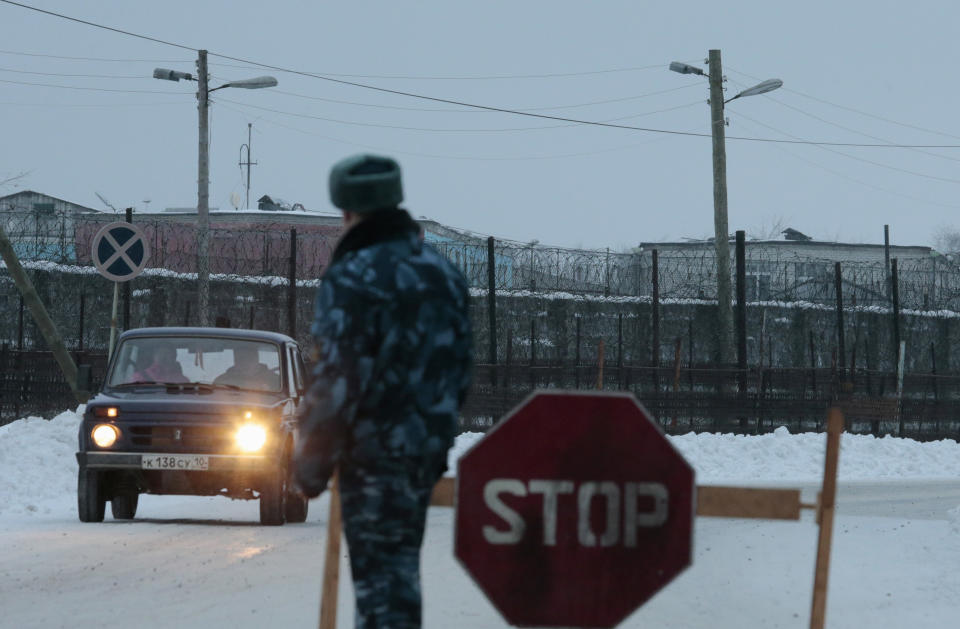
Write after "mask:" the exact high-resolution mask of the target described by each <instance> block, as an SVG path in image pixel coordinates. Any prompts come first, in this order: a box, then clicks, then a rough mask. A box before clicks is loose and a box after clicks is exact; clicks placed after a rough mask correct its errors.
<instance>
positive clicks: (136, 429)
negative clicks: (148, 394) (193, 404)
mask: <svg viewBox="0 0 960 629" xmlns="http://www.w3.org/2000/svg"><path fill="white" fill-rule="evenodd" d="M127 430H128V431H129V438H130V441H131V443H132V444H133V445H134V446H139V447H145V448H151V449H162V450H167V451H169V450H184V451H190V452H219V451H223V450H225V449H227V448H229V447H230V446H232V445H233V433H232V431H231V430H230V429H229V428H228V427H227V426H191V425H185V424H172V425H167V424H163V425H153V426H129V427H128V428H127Z"/></svg>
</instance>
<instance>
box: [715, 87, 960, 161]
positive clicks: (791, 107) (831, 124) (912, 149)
mask: <svg viewBox="0 0 960 629" xmlns="http://www.w3.org/2000/svg"><path fill="white" fill-rule="evenodd" d="M731 83H733V84H735V85H737V86H738V87H742V88H746V87H747V85H746V84H744V83H740V82H739V81H733V80H731ZM764 96H765V97H766V99H767V100H771V101H773V102H775V103H776V104H778V105H780V106H781V107H785V108H787V109H790V110H793V111H795V112H797V113H799V114H801V115H803V116H806V117H808V118H812V119H814V120H816V121H818V122H822V123H824V124H828V125H830V126H832V127H837V128H838V129H843V130H844V131H849V132H850V133H853V134H856V135H859V136H863V137H865V138H870V139H871V140H878V141H880V142H887V143H893V140H890V139H887V138H883V137H879V136H876V135H870V134H869V133H864V132H863V131H858V130H856V129H853V128H851V127H847V126H845V125H842V124H840V123H837V122H833V121H831V120H827V119H826V118H821V117H820V116H817V115H816V114H812V113H810V112H808V111H806V110H804V109H801V108H799V107H794V106H793V105H790V104H788V103H785V102H783V101H782V100H778V99H776V98H774V97H773V96H770V95H769V94H765V95H764ZM909 150H911V151H914V152H916V153H920V154H923V155H929V156H930V157H936V158H937V159H945V160H949V161H952V162H960V158H957V157H950V156H949V155H940V154H939V153H931V152H930V151H924V150H921V149H918V148H913V147H911V148H910V149H909Z"/></svg>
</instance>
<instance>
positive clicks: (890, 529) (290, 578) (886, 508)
mask: <svg viewBox="0 0 960 629" xmlns="http://www.w3.org/2000/svg"><path fill="white" fill-rule="evenodd" d="M78 421H79V416H78V415H77V414H76V413H74V412H66V413H62V414H61V415H59V416H57V417H56V418H54V419H53V420H51V421H47V420H43V419H38V418H28V419H24V420H19V421H17V422H14V423H13V424H10V425H7V426H3V427H0V540H2V541H0V557H2V561H0V627H18V628H19V627H71V628H76V627H131V626H137V627H167V626H177V627H221V626H230V627H233V628H241V627H262V626H268V625H272V626H284V627H288V626H289V627H310V626H315V625H316V619H317V607H318V601H319V583H320V577H319V575H320V571H321V569H322V566H323V549H324V540H325V537H326V519H327V510H328V505H329V503H328V501H327V499H326V497H325V496H324V497H321V498H319V499H317V500H315V501H313V502H312V503H311V514H310V518H309V519H308V521H307V523H305V524H302V525H287V526H283V527H279V528H271V527H260V526H259V525H258V524H257V523H256V522H257V505H256V503H255V502H243V501H231V500H227V499H225V498H190V497H183V498H181V497H171V496H168V497H162V496H144V497H142V498H141V507H140V510H139V512H138V517H137V519H136V520H134V521H132V522H114V521H112V520H111V519H110V516H109V509H108V516H107V520H106V521H105V522H104V523H103V524H81V523H80V522H78V521H77V516H76V497H75V487H76V459H75V458H74V452H75V450H76V432H77V424H78ZM479 437H480V435H476V434H470V435H463V436H461V438H460V439H459V440H458V442H457V446H456V447H455V449H454V451H453V452H452V453H451V462H452V460H455V458H456V457H457V456H459V454H461V453H462V452H463V451H465V450H466V448H467V447H469V445H470V444H471V443H473V442H474V441H475V440H476V439H477V438H479ZM672 440H673V443H674V444H675V445H676V447H677V448H678V449H679V450H680V451H681V452H682V453H683V454H684V456H685V457H687V459H688V460H689V461H690V462H691V463H692V464H693V466H694V467H695V468H696V470H697V482H698V483H700V484H743V485H766V486H789V487H800V488H802V489H803V490H804V499H805V500H811V501H812V500H813V497H814V496H815V492H816V490H817V488H818V483H819V481H820V474H821V470H822V465H823V451H824V436H823V435H816V434H801V435H790V434H789V433H788V432H787V431H786V429H785V428H781V429H779V430H778V431H777V432H776V433H774V434H770V435H764V436H760V437H742V436H733V435H710V434H704V435H693V434H688V435H682V436H678V437H673V438H672ZM839 476H840V489H839V494H838V503H837V509H838V515H837V519H836V522H835V528H834V543H833V555H832V563H831V574H830V591H829V598H828V607H827V625H828V626H831V627H871V628H890V629H894V628H897V629H899V628H903V627H912V628H920V627H937V628H940V627H943V628H952V627H956V626H957V623H958V621H957V619H958V618H960V445H958V444H957V443H956V442H955V441H940V442H935V443H917V442H914V441H909V440H903V439H894V438H889V437H888V438H882V439H876V438H873V437H866V436H857V435H844V437H843V441H842V447H841V455H840V472H839ZM452 526H453V514H452V512H451V510H449V509H443V508H432V509H431V511H430V515H429V520H428V530H427V536H426V541H425V545H424V551H423V584H424V592H425V593H424V597H425V626H426V627H431V628H444V629H446V628H457V629H481V628H483V629H486V628H491V627H504V626H506V625H505V623H504V622H503V620H502V619H501V618H500V616H499V614H498V613H497V612H496V610H495V609H493V607H491V606H490V604H489V603H487V601H486V599H485V598H484V596H483V594H482V593H481V592H480V591H479V590H478V589H477V588H476V587H475V586H474V584H473V583H472V581H471V580H470V578H469V577H468V576H467V575H466V574H465V573H464V572H463V570H462V569H461V568H460V566H459V565H458V564H457V563H456V561H455V560H454V558H453V555H452V543H453V540H452ZM816 539H817V528H816V526H815V525H814V523H813V521H812V515H811V514H810V513H806V514H805V516H804V518H803V519H802V520H801V521H800V522H771V521H748V520H733V519H717V518H699V519H698V521H697V523H696V530H695V557H694V565H693V566H692V567H691V568H690V569H689V570H687V572H685V573H684V574H683V575H681V576H680V577H679V578H678V579H677V580H676V581H674V582H673V583H672V584H671V585H670V586H669V587H667V588H666V589H665V590H664V591H662V592H661V593H660V594H658V595H657V596H656V597H654V598H653V599H652V600H651V601H650V602H649V603H648V604H647V605H645V606H644V607H643V608H641V609H640V610H638V611H637V612H636V613H635V614H633V615H632V616H631V617H630V618H628V619H627V620H626V621H625V622H624V623H623V624H622V625H621V626H622V627H638V628H639V627H711V628H717V629H725V628H731V629H732V628H737V629H739V628H741V627H765V628H766V627H785V628H786V627H790V628H792V627H798V628H799V627H806V626H808V623H809V608H810V594H811V590H812V581H813V566H814V552H815V548H816ZM341 561H342V564H341V570H342V574H343V575H344V577H345V578H343V579H342V581H341V592H340V601H341V608H340V613H339V619H338V620H339V622H338V626H339V627H351V626H352V622H353V614H352V591H351V588H350V583H349V578H346V577H347V576H348V575H349V569H348V566H347V563H346V560H345V558H342V560H341Z"/></svg>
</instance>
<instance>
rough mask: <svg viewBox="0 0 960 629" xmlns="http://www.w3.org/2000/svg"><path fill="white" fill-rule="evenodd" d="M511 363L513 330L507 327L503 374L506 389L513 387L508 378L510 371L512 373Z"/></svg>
mask: <svg viewBox="0 0 960 629" xmlns="http://www.w3.org/2000/svg"><path fill="white" fill-rule="evenodd" d="M512 361H513V328H509V327H508V328H507V356H506V365H505V369H506V373H505V374H503V386H504V388H506V389H510V387H511V386H512V385H513V382H511V378H510V376H511V371H512V370H511V369H510V364H511V362H512Z"/></svg>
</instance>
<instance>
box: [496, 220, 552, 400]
mask: <svg viewBox="0 0 960 629" xmlns="http://www.w3.org/2000/svg"><path fill="white" fill-rule="evenodd" d="M558 255H559V254H558ZM495 262H496V258H495V256H494V240H493V236H490V237H488V238H487V311H488V314H489V317H490V380H491V383H492V384H493V386H494V387H496V386H497V285H496V282H497V273H496V266H494V265H495Z"/></svg>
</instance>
